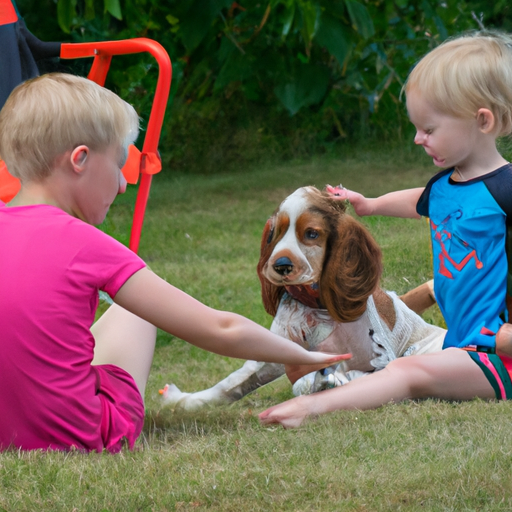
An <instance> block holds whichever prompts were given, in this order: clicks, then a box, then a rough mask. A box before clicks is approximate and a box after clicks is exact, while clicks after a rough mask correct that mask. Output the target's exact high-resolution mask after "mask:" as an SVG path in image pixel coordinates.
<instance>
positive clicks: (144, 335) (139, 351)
mask: <svg viewBox="0 0 512 512" xmlns="http://www.w3.org/2000/svg"><path fill="white" fill-rule="evenodd" d="M91 331H92V333H93V335H94V339H95V340H96V346H95V349H94V359H93V361H92V364H94V365H98V364H115V365H116V366H119V367H120V368H122V369H123V370H126V371H127V372H128V373H129V374H130V375H131V376H132V377H133V378H134V380H135V382H136V383H137V386H138V388H139V391H140V394H141V395H142V397H143V398H144V391H145V389H146V383H147V380H148V377H149V371H150V369H151V363H152V361H153V353H154V350H155V341H156V327H155V326H153V325H151V324H150V323H148V322H146V321H145V320H142V319H141V318H139V317H138V316H135V315H134V314H132V313H130V312H129V311H127V310H126V309H123V308H122V307H121V306H118V305H117V304H113V305H112V306H110V307H109V308H108V310H107V311H106V312H105V313H104V314H103V315H102V316H101V318H100V319H99V320H98V321H97V322H96V323H95V324H94V325H93V326H92V328H91Z"/></svg>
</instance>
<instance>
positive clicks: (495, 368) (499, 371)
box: [468, 350, 512, 400]
mask: <svg viewBox="0 0 512 512" xmlns="http://www.w3.org/2000/svg"><path fill="white" fill-rule="evenodd" d="M468 354H469V356H470V357H471V359H473V361H475V363H476V364H477V365H478V366H479V367H480V368H481V369H482V371H483V372H484V374H485V376H486V377H487V380H488V381H489V383H490V384H491V386H492V387H493V389H494V392H495V393H496V398H497V399H498V400H510V399H512V382H511V378H510V376H511V373H512V358H510V357H507V356H498V355H497V354H488V353H485V352H473V351H469V350H468Z"/></svg>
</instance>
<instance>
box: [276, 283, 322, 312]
mask: <svg viewBox="0 0 512 512" xmlns="http://www.w3.org/2000/svg"><path fill="white" fill-rule="evenodd" d="M284 288H285V290H286V291H287V292H288V294H289V295H290V296H291V297H293V298H294V299H295V300H298V301H299V302H300V303H301V304H304V306H308V307H309V308H313V309H325V308H324V306H323V305H322V303H321V302H320V290H319V287H318V283H313V284H308V285H301V284H297V285H293V286H285V287H284Z"/></svg>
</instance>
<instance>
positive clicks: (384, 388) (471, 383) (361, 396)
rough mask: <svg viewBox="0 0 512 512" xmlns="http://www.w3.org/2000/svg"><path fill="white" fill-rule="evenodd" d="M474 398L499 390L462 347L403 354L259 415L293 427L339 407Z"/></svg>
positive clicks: (264, 422)
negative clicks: (379, 367)
mask: <svg viewBox="0 0 512 512" xmlns="http://www.w3.org/2000/svg"><path fill="white" fill-rule="evenodd" d="M428 397H431V398H441V399H448V400H471V399H473V398H475V397H479V398H483V399H489V398H495V397H496V394H495V392H494V390H493V388H492V386H491V384H490V383H489V381H488V380H487V377H486V376H485V374H484V373H483V372H482V370H481V369H480V368H479V366H478V365H476V364H475V363H474V362H473V360H472V359H471V358H470V357H469V355H468V354H467V352H465V351H464V350H460V349H447V350H443V351H441V352H435V353H432V354H423V355H418V356H409V357H400V358H398V359H395V360H394V361H392V362H391V363H390V364H389V365H388V366H386V368H384V369H383V370H380V371H378V372H374V373H371V374H370V375H366V376H365V377H361V378H359V379H354V380H352V381H350V382H349V383H348V384H345V385H344V386H340V387H337V388H333V389H329V390H327V391H321V392H319V393H315V394H313V395H303V396H298V397H296V398H293V399H292V400H288V401H287V402H283V403H281V404H278V405H275V406H274V407H270V408H269V409H267V410H266V411H263V412H262V413H260V415H259V419H260V421H261V423H263V424H265V425H268V424H273V423H278V424H281V425H282V426H283V427H285V428H295V427H298V426H300V425H301V423H302V422H303V421H304V420H305V419H306V418H307V417H315V416H319V415H321V414H325V413H328V412H333V411H336V410H339V409H346V410H350V409H352V410H353V409H358V410H365V409H375V408H377V407H380V406H381V405H384V404H387V403H389V402H401V401H402V400H405V399H408V398H428Z"/></svg>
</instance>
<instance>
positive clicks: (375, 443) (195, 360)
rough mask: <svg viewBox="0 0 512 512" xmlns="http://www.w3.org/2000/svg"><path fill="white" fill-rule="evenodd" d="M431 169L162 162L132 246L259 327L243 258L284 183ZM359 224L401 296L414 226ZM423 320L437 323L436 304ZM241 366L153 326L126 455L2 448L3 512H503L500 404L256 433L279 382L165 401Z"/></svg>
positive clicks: (360, 184)
mask: <svg viewBox="0 0 512 512" xmlns="http://www.w3.org/2000/svg"><path fill="white" fill-rule="evenodd" d="M432 172H433V169H432V167H431V165H430V164H429V163H428V162H425V160H424V159H422V158H417V157H416V154H414V155H405V156H404V155H394V154H391V155H390V154H384V155H382V154H378V153H377V152H374V153H369V152H368V153H364V152H361V153H358V154H357V158H348V157H340V159H338V160H332V159H318V160H314V161H310V162H294V163H289V164H287V165H278V166H270V165H268V166H265V167H263V168H251V169H241V170H240V171H239V172H237V173H227V174H218V175H214V176H212V175H209V176H207V177H202V176H198V175H186V174H173V172H172V171H167V172H166V174H164V175H162V176H157V177H156V178H155V180H154V185H153V189H152V194H151V199H150V202H149V206H148V211H147V213H146V221H145V226H144V230H143V236H142V240H141V246H140V251H139V252H140V254H141V256H142V257H143V258H144V259H145V260H146V261H147V262H148V264H149V265H150V266H151V267H152V268H153V270H155V271H156V272H157V273H159V274H160V275H162V276H163V277H165V278H166V279H167V280H168V281H170V282H172V283H173V284H175V285H177V286H179V287H180V288H182V289H184V290H185V291H187V292H188V293H190V294H192V295H193V296H195V297H196V298H198V299H200V300H202V301H203V302H205V303H207V304H208V305H210V306H213V307H218V308H224V309H229V310H232V311H236V312H238V313H241V314H243V315H246V316H248V317H249V318H251V319H253V320H255V321H257V322H259V323H261V324H263V325H266V326H270V322H271V319H270V317H268V315H266V313H265V312H264V310H263V306H262V304H261V300H260V296H259V293H260V292H259V283H258V278H257V276H256V272H255V267H256V263H257V260H258V251H259V243H260V235H261V230H262V228H263V225H264V223H265V221H266V219H267V218H268V217H269V216H270V215H271V213H272V212H273V210H274V209H275V207H276V206H277V205H278V203H279V202H280V201H281V200H282V199H283V198H284V197H285V196H286V195H287V194H288V193H290V192H292V191H293V190H294V189H295V188H297V187H299V186H302V185H306V184H315V185H317V186H319V187H323V186H324V185H325V184H326V183H331V184H337V183H339V182H341V183H343V184H344V185H345V186H347V187H351V188H354V189H356V190H359V191H361V192H363V193H365V194H367V195H377V194H381V193H383V192H386V191H390V190H394V189H397V188H401V187H410V186H421V185H422V184H424V183H425V182H426V180H427V179H428V177H429V176H430V175H431V174H432ZM133 195H134V192H133V190H131V191H130V192H129V193H128V194H127V195H126V196H125V197H120V198H119V199H118V200H117V201H116V203H115V205H114V206H113V207H112V210H111V212H110V214H109V220H108V222H107V223H106V224H105V226H104V228H105V229H106V230H107V231H108V232H110V233H111V234H113V235H114V236H116V237H117V238H119V239H121V240H122V241H125V242H127V240H128V233H129V224H130V222H131V219H130V216H131V208H132V206H131V205H132V199H133ZM365 223H366V224H367V225H368V226H369V228H370V229H371V231H372V233H373V234H374V235H375V237H376V238H377V240H378V241H379V243H380V244H381V246H382V248H383V251H384V257H385V273H384V276H383V285H384V287H385V288H388V289H391V290H395V291H397V292H398V293H402V292H404V291H406V290H408V289H410V288H412V287H414V286H416V285H418V284H420V283H422V282H424V281H425V280H427V279H428V278H429V277H430V275H431V274H430V249H429V239H428V229H427V225H426V223H424V221H413V220H410V221H409V220H401V219H385V218H371V219H365ZM427 319H428V321H431V322H433V323H441V322H442V319H441V317H440V315H439V312H438V311H437V310H435V309H433V310H432V311H429V312H428V314H427ZM240 365H241V362H240V361H237V360H232V359H229V358H225V357H221V356H217V355H214V354H210V353H208V352H205V351H203V350H200V349H197V348H195V347H192V346H190V345H188V344H186V343H184V342H183V341H181V340H179V339H176V338H173V337H172V336H169V335H167V334H165V333H160V334H159V337H158V342H157V350H156V355H155V362H154V366H153V371H152V374H151V376H150V382H149V385H148V388H147V396H146V402H147V415H146V424H145V427H144V432H143V435H142V437H141V439H140V441H139V442H138V443H137V448H136V451H135V452H127V451H125V452H123V453H121V454H119V455H115V456H112V455H108V454H88V455H84V454H80V453H68V454H61V453H41V452H32V453H19V452H9V453H3V454H0V511H4V510H5V511H16V512H18V511H33V510H41V511H46V510H48V511H50V510H51V511H72V510H76V511H89V510H90V511H118V510H123V511H125V512H129V511H168V510H216V511H223V512H229V511H233V512H235V511H236V512H239V511H241V510H244V511H245V510H247V511H259V510H265V511H267V510H275V511H318V510H343V511H357V512H362V511H372V512H373V511H388V510H389V511H391V510H393V511H394V510H404V511H419V510H429V511H461V510H467V511H471V510H479V511H480V510H489V511H499V510H503V511H505V510H510V509H511V508H512V479H511V478H510V474H511V470H512V467H511V466H512V457H511V454H512V453H511V452H512V429H510V428H509V427H508V425H509V424H510V423H509V422H511V421H512V408H511V407H510V405H509V404H508V403H494V402H490V403H487V402H483V401H480V400H475V401H472V402H468V403H450V402H440V401H435V400H427V401H424V402H407V403H404V404H399V405H388V406H385V407H382V408H380V409H378V410H375V411H366V412H364V413H362V412H357V411H349V412H338V413H334V414H330V415H326V416H324V417H321V418H319V419H318V420H316V421H311V422H309V423H306V425H305V426H303V427H302V428H300V429H298V430H296V431H286V430H283V429H281V428H275V427H274V428H267V427H262V426H260V425H259V423H258V421H257V417H256V415H257V413H258V412H260V411H261V410H263V409H265V408H266V407H269V406H270V405H272V404H275V403H277V402H279V401H282V400H285V399H287V398H290V397H291V389H290V385H289V383H288V382H287V380H286V379H285V378H281V379H278V380H277V381H276V382H274V383H272V384H270V385H268V386H266V387H264V388H261V389H260V390H258V391H257V392H255V393H253V394H252V395H250V396H248V397H246V398H244V399H243V400H241V401H240V402H238V403H236V404H233V405H232V406H229V407H222V408H212V409H208V410H205V411H201V412H199V413H195V414H191V413H178V412H174V411H172V410H170V409H168V408H162V407H161V404H160V401H159V395H158V389H159V388H160V387H162V386H163V385H164V384H165V383H166V382H174V383H176V384H177V385H178V387H180V388H181V389H182V390H185V391H194V390H199V389H202V388H204V387H208V386H211V385H213V384H215V383H216V382H217V381H218V380H220V379H221V378H223V377H225V376H226V375H227V374H228V373H229V372H230V371H232V370H234V369H236V368H238V367H239V366H240ZM28 400H29V397H27V401H28ZM0 421H1V419H0Z"/></svg>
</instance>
